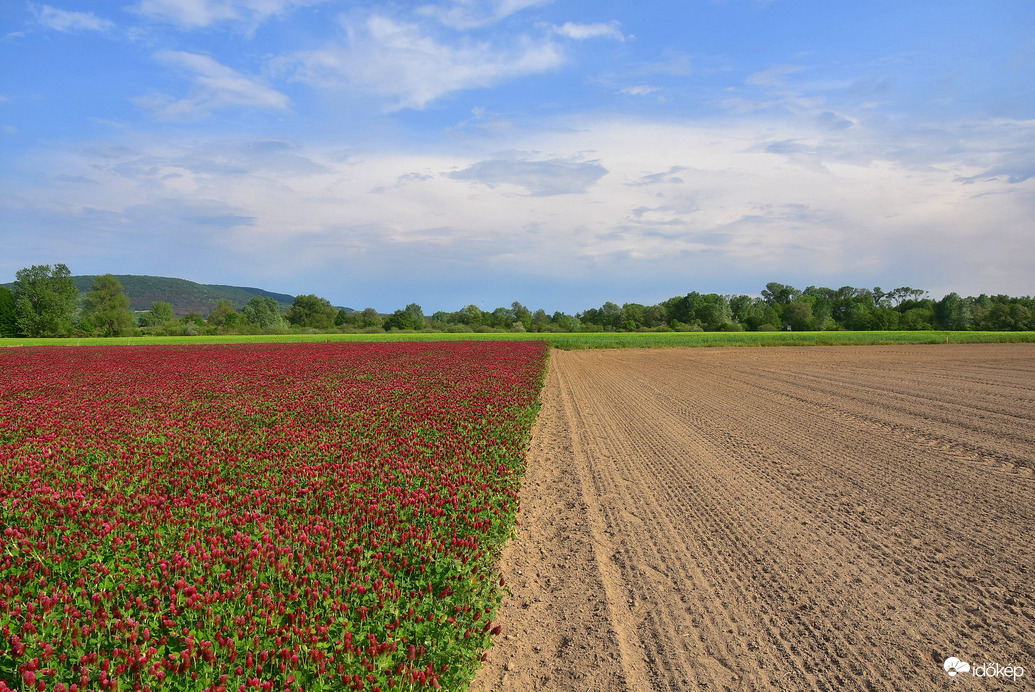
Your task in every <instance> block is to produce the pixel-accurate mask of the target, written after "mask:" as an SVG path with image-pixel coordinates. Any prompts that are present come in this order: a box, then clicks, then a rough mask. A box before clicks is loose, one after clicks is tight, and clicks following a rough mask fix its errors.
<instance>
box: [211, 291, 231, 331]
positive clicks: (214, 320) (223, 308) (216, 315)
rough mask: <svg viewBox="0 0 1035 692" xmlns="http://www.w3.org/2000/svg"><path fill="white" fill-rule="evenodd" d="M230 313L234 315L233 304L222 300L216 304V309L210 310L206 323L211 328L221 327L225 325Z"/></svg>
mask: <svg viewBox="0 0 1035 692" xmlns="http://www.w3.org/2000/svg"><path fill="white" fill-rule="evenodd" d="M232 313H234V304H233V303H231V302H230V301H229V300H227V299H226V298H222V299H220V300H219V301H218V302H216V307H214V308H212V312H210V313H209V314H208V320H206V321H207V322H208V323H209V324H210V325H212V326H213V327H222V326H223V325H224V324H225V323H226V318H227V317H229V316H230V315H231V314H232Z"/></svg>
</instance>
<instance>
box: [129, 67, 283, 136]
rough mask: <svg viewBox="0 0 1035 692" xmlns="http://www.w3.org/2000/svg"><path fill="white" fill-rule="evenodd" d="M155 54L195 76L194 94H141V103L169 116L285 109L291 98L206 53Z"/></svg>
mask: <svg viewBox="0 0 1035 692" xmlns="http://www.w3.org/2000/svg"><path fill="white" fill-rule="evenodd" d="M155 57H157V59H158V60H159V61H161V62H163V63H166V64H168V65H173V66H176V67H180V68H183V69H184V70H186V71H187V72H188V73H190V76H191V78H192V79H193V82H194V83H193V86H192V87H191V93H190V96H188V97H187V98H183V99H179V100H176V99H174V98H172V97H170V96H167V95H164V94H153V95H149V96H140V97H137V98H135V99H134V102H135V103H137V105H140V106H143V107H145V108H147V109H149V110H151V111H152V112H153V113H154V114H155V115H157V116H158V117H161V118H167V119H174V120H175V119H180V118H189V117H194V116H198V115H205V114H207V113H209V112H211V111H213V110H217V109H221V108H230V107H235V106H247V107H254V108H266V109H274V110H284V109H286V108H288V106H289V103H290V101H289V99H288V97H287V96H285V95H284V94H281V93H280V92H279V91H276V90H274V89H271V88H270V87H268V86H266V85H265V84H262V83H261V82H259V81H258V80H256V79H255V78H253V77H249V76H247V75H244V74H242V73H240V72H238V71H237V70H234V69H232V68H229V67H227V66H225V65H221V64H220V63H218V62H216V61H215V60H213V59H212V58H210V57H208V56H206V55H198V54H196V53H187V52H183V51H163V52H161V53H158V54H157V55H156V56H155Z"/></svg>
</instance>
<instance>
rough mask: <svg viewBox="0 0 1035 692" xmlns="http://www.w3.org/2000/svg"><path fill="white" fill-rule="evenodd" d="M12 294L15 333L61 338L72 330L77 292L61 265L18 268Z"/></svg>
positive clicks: (77, 298) (77, 297)
mask: <svg viewBox="0 0 1035 692" xmlns="http://www.w3.org/2000/svg"><path fill="white" fill-rule="evenodd" d="M14 292H15V309H16V311H17V316H18V317H17V319H18V331H19V332H21V333H22V334H24V335H25V336H35V337H41V336H65V335H66V334H68V333H69V332H70V331H71V330H72V317H73V315H75V311H76V307H77V306H78V303H79V291H78V290H77V289H76V287H75V283H73V281H72V277H71V273H70V272H69V271H68V267H66V266H65V265H63V264H55V265H54V269H51V268H50V265H49V264H42V265H38V264H37V265H33V266H32V267H29V268H28V269H20V270H19V271H18V272H17V273H16V274H15V282H14Z"/></svg>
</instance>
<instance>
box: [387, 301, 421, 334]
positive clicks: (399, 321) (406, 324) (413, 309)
mask: <svg viewBox="0 0 1035 692" xmlns="http://www.w3.org/2000/svg"><path fill="white" fill-rule="evenodd" d="M384 326H385V329H408V330H412V331H420V330H422V329H424V309H423V308H421V306H419V305H417V304H416V303H410V304H409V305H407V306H406V307H405V308H404V309H402V310H396V311H395V312H393V313H392V314H391V315H389V316H388V319H386V320H385V322H384Z"/></svg>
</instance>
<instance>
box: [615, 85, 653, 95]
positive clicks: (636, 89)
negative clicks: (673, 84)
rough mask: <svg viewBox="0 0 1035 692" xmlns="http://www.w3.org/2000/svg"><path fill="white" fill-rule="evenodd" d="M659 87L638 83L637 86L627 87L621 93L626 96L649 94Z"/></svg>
mask: <svg viewBox="0 0 1035 692" xmlns="http://www.w3.org/2000/svg"><path fill="white" fill-rule="evenodd" d="M657 90H658V88H657V87H655V86H650V85H649V84H637V85H636V86H630V87H625V88H624V89H622V90H621V91H620V92H619V93H622V94H625V95H626V96H647V95H649V94H653V93H654V92H655V91H657Z"/></svg>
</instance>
